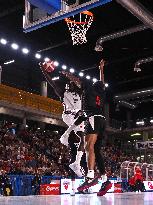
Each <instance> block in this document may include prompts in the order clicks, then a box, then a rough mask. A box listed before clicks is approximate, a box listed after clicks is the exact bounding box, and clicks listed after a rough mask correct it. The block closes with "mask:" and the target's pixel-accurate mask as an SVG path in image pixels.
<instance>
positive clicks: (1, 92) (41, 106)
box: [0, 84, 63, 115]
mask: <svg viewBox="0 0 153 205" xmlns="http://www.w3.org/2000/svg"><path fill="white" fill-rule="evenodd" d="M0 100H4V101H7V102H9V103H12V104H17V105H21V106H24V107H28V108H29V107H30V108H32V109H37V110H41V111H45V112H48V113H51V114H55V115H61V114H62V111H63V107H62V104H61V103H60V102H59V101H56V100H53V99H50V98H47V97H43V96H40V95H36V94H33V93H28V92H25V91H23V90H19V89H16V88H12V87H9V86H6V85H2V84H1V85H0Z"/></svg>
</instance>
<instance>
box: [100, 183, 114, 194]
mask: <svg viewBox="0 0 153 205" xmlns="http://www.w3.org/2000/svg"><path fill="white" fill-rule="evenodd" d="M111 187H112V183H111V182H110V181H108V180H107V181H106V182H104V183H103V184H102V186H101V188H100V190H99V192H98V193H97V196H104V195H105V194H106V193H107V191H108V190H109V189H111Z"/></svg>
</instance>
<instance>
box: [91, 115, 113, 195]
mask: <svg viewBox="0 0 153 205" xmlns="http://www.w3.org/2000/svg"><path fill="white" fill-rule="evenodd" d="M95 123H98V124H97V125H98V127H97V130H99V136H98V138H97V141H96V143H95V158H96V165H97V168H98V170H99V173H100V177H101V179H102V180H103V184H102V186H101V188H100V190H99V192H98V193H97V195H98V196H103V195H105V194H106V193H107V191H108V190H109V189H110V188H111V187H112V184H111V182H110V181H109V180H108V179H107V175H106V170H105V164H104V159H103V156H102V150H101V148H102V140H103V138H104V133H105V127H106V126H105V125H106V121H105V119H104V118H102V117H97V118H96V119H95Z"/></svg>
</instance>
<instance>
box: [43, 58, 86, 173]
mask: <svg viewBox="0 0 153 205" xmlns="http://www.w3.org/2000/svg"><path fill="white" fill-rule="evenodd" d="M40 68H41V70H42V72H43V74H44V76H45V78H46V80H47V81H48V83H49V84H50V85H51V86H52V87H53V89H54V91H55V93H56V94H57V96H58V97H59V98H60V100H61V101H62V103H63V106H64V111H63V114H62V118H63V121H64V122H65V123H66V124H67V125H68V126H69V128H68V130H67V131H66V132H65V134H64V135H63V136H62V137H61V139H60V141H61V143H62V144H64V145H66V146H68V144H69V145H70V147H71V150H70V152H71V156H72V155H73V156H72V159H71V161H72V162H73V163H71V164H70V165H69V167H70V168H71V169H72V170H73V171H74V172H75V173H76V175H77V176H79V177H82V171H81V167H80V162H81V158H82V155H83V153H84V122H82V120H81V118H82V117H79V112H80V111H81V109H82V99H81V94H82V89H81V86H80V83H79V79H78V78H76V77H74V76H73V75H71V74H70V73H67V72H65V71H62V72H61V77H62V78H65V77H66V79H65V81H67V83H64V85H63V84H59V83H56V81H53V80H52V77H51V76H50V75H49V73H48V72H52V71H54V67H53V62H52V61H50V62H48V63H43V64H41V63H40ZM62 81H63V80H62ZM63 82H64V81H63ZM80 120H81V122H82V123H81V124H80ZM72 135H73V137H71V138H69V136H72ZM74 135H75V137H76V136H77V137H79V138H80V145H79V147H78V151H77V154H76V155H74V154H75V150H74V143H73V142H74ZM70 139H72V140H70ZM68 141H69V143H68ZM75 157H76V159H75V160H74V158H75Z"/></svg>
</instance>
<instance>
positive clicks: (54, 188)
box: [40, 184, 60, 195]
mask: <svg viewBox="0 0 153 205" xmlns="http://www.w3.org/2000/svg"><path fill="white" fill-rule="evenodd" d="M40 195H60V184H43V185H41V186H40Z"/></svg>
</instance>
